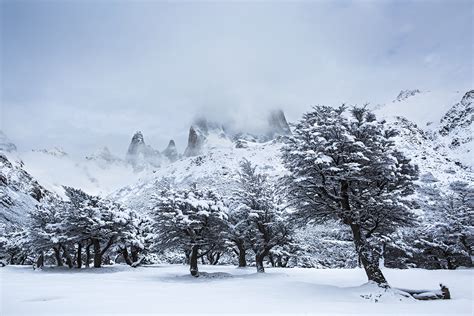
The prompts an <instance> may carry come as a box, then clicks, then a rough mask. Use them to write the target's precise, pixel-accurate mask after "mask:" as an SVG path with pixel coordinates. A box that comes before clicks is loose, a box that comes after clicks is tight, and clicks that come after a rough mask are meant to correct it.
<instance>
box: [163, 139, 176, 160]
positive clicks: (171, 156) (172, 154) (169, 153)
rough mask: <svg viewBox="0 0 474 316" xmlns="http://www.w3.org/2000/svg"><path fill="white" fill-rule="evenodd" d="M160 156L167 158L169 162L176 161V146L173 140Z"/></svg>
mask: <svg viewBox="0 0 474 316" xmlns="http://www.w3.org/2000/svg"><path fill="white" fill-rule="evenodd" d="M162 154H163V156H165V157H166V158H168V160H169V161H170V162H175V161H176V160H178V150H177V149H176V144H175V142H174V140H170V142H169V143H168V146H167V147H166V149H165V150H163V152H162Z"/></svg>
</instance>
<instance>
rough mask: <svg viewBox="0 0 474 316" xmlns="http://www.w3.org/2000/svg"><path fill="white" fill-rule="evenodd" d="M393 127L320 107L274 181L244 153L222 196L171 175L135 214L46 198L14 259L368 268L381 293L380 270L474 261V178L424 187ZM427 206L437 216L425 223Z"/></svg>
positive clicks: (360, 113) (83, 200)
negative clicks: (473, 180) (399, 146)
mask: <svg viewBox="0 0 474 316" xmlns="http://www.w3.org/2000/svg"><path fill="white" fill-rule="evenodd" d="M386 125H387V124H386V123H385V122H384V121H377V119H376V116H375V114H374V113H372V112H371V111H369V110H368V109H367V108H366V107H347V106H344V105H343V106H341V107H338V108H333V107H327V106H318V107H314V108H313V109H312V110H311V111H310V112H307V113H305V114H304V116H303V117H302V119H301V120H300V121H298V122H297V124H295V126H294V129H293V132H292V133H291V134H290V135H286V136H281V138H280V141H281V142H282V143H283V146H282V148H281V159H282V161H283V164H284V166H285V168H286V170H287V172H285V173H284V175H283V176H281V177H276V178H275V177H274V178H271V177H270V176H269V175H268V174H266V173H265V172H263V171H260V169H261V168H258V166H257V165H255V164H253V163H252V162H250V161H249V160H247V159H245V158H244V159H243V160H241V161H240V163H239V169H238V177H237V179H236V183H235V186H233V188H232V189H229V190H225V191H224V192H223V193H222V194H221V193H219V192H217V190H215V189H213V188H212V187H209V186H207V185H206V184H203V183H199V182H194V183H192V184H190V185H189V186H188V187H185V188H183V187H178V186H176V185H175V184H174V183H173V181H172V180H171V179H164V180H162V181H161V182H162V183H160V186H159V187H158V186H157V188H156V190H155V192H154V193H153V196H152V197H151V198H150V200H149V202H148V203H147V205H146V206H145V207H144V208H142V209H134V208H132V207H128V206H126V205H123V204H121V203H119V202H117V201H114V200H113V199H111V198H104V197H101V196H95V195H90V194H87V193H85V192H84V191H83V190H81V189H78V188H72V187H64V192H65V195H66V198H65V199H63V198H61V197H60V196H58V195H56V194H53V193H51V192H47V193H45V194H44V196H42V195H43V193H39V195H40V198H39V203H38V205H37V207H36V208H35V209H33V210H32V211H31V212H30V213H29V214H28V216H29V220H28V221H27V224H26V225H25V226H24V227H21V228H18V229H6V228H4V232H3V233H2V237H1V239H0V242H1V243H0V245H1V248H0V249H1V255H2V257H3V258H4V259H3V264H4V265H5V264H22V265H34V267H35V268H41V267H43V266H44V265H57V266H67V267H69V268H76V269H80V268H89V267H90V268H100V267H101V266H102V265H104V264H105V265H110V264H114V263H124V264H127V265H129V266H130V267H138V266H139V265H142V264H153V263H179V264H186V265H189V269H190V273H191V275H192V276H195V277H198V276H199V265H218V264H233V265H237V266H238V267H246V266H254V267H255V268H256V271H257V272H259V273H263V272H265V266H272V267H288V268H290V267H305V268H310V267H314V268H353V267H356V266H361V267H363V268H364V270H365V272H366V274H367V278H368V280H370V281H373V282H375V283H377V284H379V285H381V286H388V282H387V280H386V278H385V276H384V275H383V272H382V270H381V269H380V266H386V267H392V268H413V267H418V268H426V269H456V268H458V267H470V266H472V259H471V257H472V251H473V249H474V238H473V237H474V236H473V223H472V218H473V210H474V188H473V186H472V183H471V184H470V183H466V182H462V181H456V182H452V183H450V184H449V187H450V189H451V192H449V194H446V193H445V192H439V191H437V190H434V189H432V188H431V187H430V182H429V181H428V182H426V181H418V180H419V170H418V169H419V168H418V166H417V165H416V164H414V163H412V162H411V161H410V159H409V158H407V157H406V156H405V155H404V154H403V153H402V152H400V151H399V150H397V147H396V146H395V143H394V141H393V138H394V137H395V136H397V131H396V130H394V129H391V128H390V127H389V126H386ZM3 179H4V178H3ZM2 181H3V183H4V184H6V183H7V181H6V179H5V180H2ZM420 209H421V210H429V212H427V215H428V216H425V217H420V216H417V213H416V210H420ZM311 224H323V225H325V226H326V227H330V228H331V229H326V230H322V231H318V230H317V229H316V228H317V227H318V226H313V227H314V228H311Z"/></svg>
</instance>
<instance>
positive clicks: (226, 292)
mask: <svg viewBox="0 0 474 316" xmlns="http://www.w3.org/2000/svg"><path fill="white" fill-rule="evenodd" d="M200 269H201V272H202V273H201V276H200V277H199V278H194V277H191V276H190V275H189V271H188V267H187V266H184V265H154V266H144V267H139V268H136V269H133V268H130V267H128V266H122V265H115V266H107V267H103V268H100V269H81V270H77V269H73V270H69V269H67V268H45V269H44V270H42V271H41V270H36V271H34V270H33V269H32V268H31V267H30V266H7V267H4V268H0V281H1V282H0V283H1V287H0V290H1V291H0V294H1V295H0V298H1V300H0V314H1V315H3V316H10V315H61V316H67V315H144V314H148V315H151V314H154V315H156V314H160V315H163V314H165V315H166V314H183V313H185V314H193V315H199V314H202V315H209V314H213V315H224V314H234V315H235V314H246V315H249V314H259V315H264V314H280V315H283V314H285V315H298V314H304V315H472V313H473V270H472V269H458V270H454V271H449V270H432V271H429V270H420V269H411V270H395V269H384V273H385V275H386V276H387V278H388V280H389V281H390V282H391V285H392V286H393V287H402V288H413V289H424V288H426V289H431V290H436V289H439V286H438V284H439V283H440V282H443V283H444V284H446V285H447V286H448V287H449V288H450V291H451V295H452V299H451V300H436V301H417V300H415V299H412V298H404V297H403V296H400V295H397V294H396V293H397V291H396V290H390V291H388V292H385V291H384V290H382V289H380V288H378V287H377V286H375V285H373V284H370V283H366V277H365V274H364V272H363V270H362V269H303V268H293V269H284V268H267V269H266V271H267V272H266V273H265V274H257V273H256V272H255V268H251V267H249V268H236V267H234V266H201V267H200Z"/></svg>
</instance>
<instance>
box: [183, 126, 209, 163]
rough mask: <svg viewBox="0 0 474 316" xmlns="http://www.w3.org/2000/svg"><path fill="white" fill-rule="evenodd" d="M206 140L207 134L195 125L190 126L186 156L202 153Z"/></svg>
mask: <svg viewBox="0 0 474 316" xmlns="http://www.w3.org/2000/svg"><path fill="white" fill-rule="evenodd" d="M204 140H205V136H204V135H202V132H201V131H200V130H199V129H197V128H196V127H195V126H191V127H190V128H189V136H188V146H187V147H186V150H185V151H184V156H185V157H192V156H197V155H199V154H200V153H201V149H202V145H203V142H204Z"/></svg>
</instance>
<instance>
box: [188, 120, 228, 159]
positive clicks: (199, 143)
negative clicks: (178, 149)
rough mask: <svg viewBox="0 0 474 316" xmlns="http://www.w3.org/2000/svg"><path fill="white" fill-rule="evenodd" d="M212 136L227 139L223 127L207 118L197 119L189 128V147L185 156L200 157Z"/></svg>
mask: <svg viewBox="0 0 474 316" xmlns="http://www.w3.org/2000/svg"><path fill="white" fill-rule="evenodd" d="M210 135H212V136H213V137H217V138H221V139H226V138H227V135H226V132H225V131H224V127H223V126H222V125H220V124H218V123H216V122H210V121H208V120H207V119H205V118H198V119H196V120H195V121H194V123H193V124H192V125H191V127H190V128H189V136H188V146H187V147H186V149H185V151H184V156H185V157H193V156H198V155H200V154H201V153H202V150H203V147H204V144H205V143H206V140H207V138H208V137H209V136H210Z"/></svg>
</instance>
